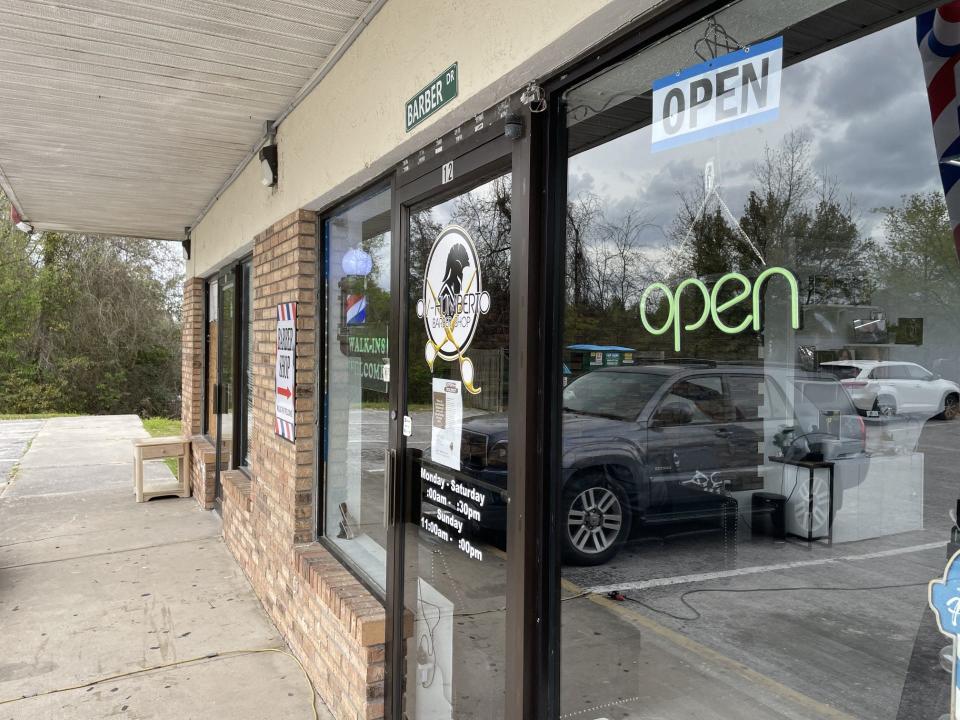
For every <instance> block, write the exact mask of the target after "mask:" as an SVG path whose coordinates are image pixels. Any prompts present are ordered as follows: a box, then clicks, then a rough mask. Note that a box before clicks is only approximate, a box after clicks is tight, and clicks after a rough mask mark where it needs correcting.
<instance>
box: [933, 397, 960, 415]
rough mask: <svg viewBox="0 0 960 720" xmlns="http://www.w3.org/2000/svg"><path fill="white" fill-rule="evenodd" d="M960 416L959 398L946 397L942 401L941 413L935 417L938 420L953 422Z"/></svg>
mask: <svg viewBox="0 0 960 720" xmlns="http://www.w3.org/2000/svg"><path fill="white" fill-rule="evenodd" d="M958 415H960V396H958V395H956V394H955V393H954V394H951V395H947V396H946V397H945V398H944V399H943V412H942V413H940V414H939V415H937V417H938V418H939V419H940V420H953V419H955V418H956V417H957V416H958Z"/></svg>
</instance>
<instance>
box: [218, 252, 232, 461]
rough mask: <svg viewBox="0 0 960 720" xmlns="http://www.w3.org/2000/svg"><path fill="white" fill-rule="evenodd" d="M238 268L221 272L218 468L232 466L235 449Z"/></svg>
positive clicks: (219, 303) (219, 302)
mask: <svg viewBox="0 0 960 720" xmlns="http://www.w3.org/2000/svg"><path fill="white" fill-rule="evenodd" d="M235 275H236V273H235V270H234V268H230V269H229V270H226V271H225V272H221V273H220V280H219V290H220V299H219V301H218V310H219V313H220V315H219V330H220V339H219V343H218V351H219V358H218V361H217V362H218V365H219V372H220V376H219V378H220V379H219V382H220V414H219V417H218V423H219V424H218V427H219V433H220V447H219V452H218V455H217V458H218V467H219V468H220V469H221V470H226V469H228V468H230V467H231V460H230V456H231V454H232V452H233V432H234V425H233V422H234V419H233V415H234V407H233V405H234V382H235V378H234V373H233V360H234V353H236V352H237V347H236V337H235V336H236V313H237V285H236V281H235Z"/></svg>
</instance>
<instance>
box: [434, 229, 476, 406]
mask: <svg viewBox="0 0 960 720" xmlns="http://www.w3.org/2000/svg"><path fill="white" fill-rule="evenodd" d="M489 311H490V293H488V292H486V291H485V290H484V289H483V279H482V278H481V275H480V261H479V258H478V257H477V248H476V246H475V245H474V244H473V239H472V238H471V237H470V235H469V233H467V231H466V230H464V229H463V228H462V227H460V226H459V225H447V226H446V227H445V228H443V230H441V231H440V234H439V235H438V236H437V239H436V240H435V241H434V243H433V248H432V249H431V250H430V257H428V258H427V268H426V271H425V273H424V282H423V297H422V298H421V299H420V300H418V301H417V316H418V317H421V318H423V324H424V326H425V327H426V329H427V345H426V347H425V348H424V354H425V357H426V359H427V365H429V366H430V371H431V372H433V363H434V362H435V361H436V359H437V358H438V357H439V358H440V359H441V360H446V361H447V362H459V363H460V379H461V380H462V381H463V386H464V387H465V388H466V389H467V392H469V393H470V394H471V395H478V394H480V388H479V387H476V386H475V385H474V379H475V377H474V367H473V362H472V361H471V360H470V358H468V357H467V354H466V353H467V349H468V348H469V347H470V343H471V342H472V341H473V335H474V333H475V332H476V330H477V325H478V324H479V322H480V316H481V315H486V314H487V312H489Z"/></svg>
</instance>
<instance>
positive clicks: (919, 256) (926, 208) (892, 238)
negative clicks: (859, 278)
mask: <svg viewBox="0 0 960 720" xmlns="http://www.w3.org/2000/svg"><path fill="white" fill-rule="evenodd" d="M881 211H882V212H883V213H884V214H885V215H886V217H885V219H884V222H883V229H884V235H885V236H886V242H885V243H884V244H882V245H881V244H878V245H877V246H876V247H875V248H874V253H873V254H872V256H871V268H870V270H871V275H872V277H873V282H874V285H875V286H876V288H877V291H876V296H875V301H876V302H877V303H878V304H882V305H883V306H884V307H886V308H888V313H889V312H890V311H893V319H894V321H896V317H897V316H899V317H917V318H923V322H924V331H923V335H924V336H923V343H924V351H925V352H924V354H925V356H926V357H922V358H917V359H918V360H919V361H921V362H929V363H931V365H933V364H936V363H937V362H938V361H939V360H940V359H941V358H948V359H949V363H948V365H950V366H951V367H945V368H939V367H938V368H937V369H938V370H942V371H943V372H944V374H945V375H950V376H951V377H952V379H958V376H960V364H958V360H957V352H956V338H957V333H958V331H960V313H958V312H957V307H958V305H960V263H958V262H957V256H956V251H955V250H954V244H953V232H952V231H951V227H950V218H949V216H948V214H947V204H946V201H945V200H944V197H943V194H942V193H940V192H930V193H925V194H920V193H917V194H914V195H908V196H904V197H903V199H902V201H901V204H900V206H899V207H886V208H881Z"/></svg>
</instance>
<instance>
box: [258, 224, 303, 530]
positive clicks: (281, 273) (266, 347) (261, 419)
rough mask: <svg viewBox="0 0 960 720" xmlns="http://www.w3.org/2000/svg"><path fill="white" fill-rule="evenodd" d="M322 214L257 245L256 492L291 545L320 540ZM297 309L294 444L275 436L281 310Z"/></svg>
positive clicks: (274, 229) (279, 228)
mask: <svg viewBox="0 0 960 720" xmlns="http://www.w3.org/2000/svg"><path fill="white" fill-rule="evenodd" d="M316 232H317V226H316V215H315V214H314V213H311V212H308V211H307V210H299V211H297V212H295V213H291V214H290V215H288V216H287V217H285V218H283V219H282V220H280V221H278V222H276V223H274V224H273V225H272V226H271V227H269V228H268V229H267V230H266V231H264V232H263V233H261V234H260V235H258V236H257V237H256V238H255V239H254V245H253V311H254V316H253V337H254V346H253V349H254V351H253V368H254V383H253V389H254V399H253V430H252V433H251V442H250V456H251V465H252V467H253V469H254V476H255V477H256V479H257V481H258V483H257V492H258V493H265V494H266V497H265V498H264V500H266V499H267V498H269V502H270V505H271V510H272V512H273V514H274V523H275V524H274V527H275V528H276V529H277V530H279V531H280V532H281V533H282V535H281V537H278V538H277V540H279V541H281V542H282V543H284V544H285V545H287V546H288V547H292V545H293V544H294V543H302V542H310V541H311V540H313V538H314V534H315V533H314V527H315V524H314V519H313V482H314V468H313V462H314V458H313V448H314V386H315V384H316V375H315V368H316V348H315V342H316V325H315V320H316V317H315V313H316V287H317V235H316ZM288 302H295V303H297V348H296V388H295V389H294V397H295V410H296V416H295V421H296V434H295V437H296V441H295V442H293V443H291V442H289V441H287V440H284V439H283V438H280V437H278V436H277V435H276V433H275V432H274V420H275V419H276V386H275V364H276V333H277V305H279V304H280V303H288Z"/></svg>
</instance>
